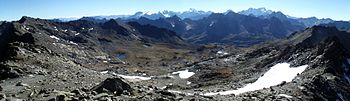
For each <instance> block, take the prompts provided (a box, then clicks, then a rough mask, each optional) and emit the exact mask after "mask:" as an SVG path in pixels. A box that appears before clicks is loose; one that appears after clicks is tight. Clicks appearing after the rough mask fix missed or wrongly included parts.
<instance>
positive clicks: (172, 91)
mask: <svg viewBox="0 0 350 101" xmlns="http://www.w3.org/2000/svg"><path fill="white" fill-rule="evenodd" d="M168 92H170V93H177V94H187V95H194V94H192V93H184V92H181V91H176V90H168Z"/></svg>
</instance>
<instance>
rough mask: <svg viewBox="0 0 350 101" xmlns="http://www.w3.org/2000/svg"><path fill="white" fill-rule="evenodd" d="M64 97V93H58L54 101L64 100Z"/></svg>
mask: <svg viewBox="0 0 350 101" xmlns="http://www.w3.org/2000/svg"><path fill="white" fill-rule="evenodd" d="M65 98H66V96H64V95H58V96H57V97H56V101H65V100H64V99H65Z"/></svg>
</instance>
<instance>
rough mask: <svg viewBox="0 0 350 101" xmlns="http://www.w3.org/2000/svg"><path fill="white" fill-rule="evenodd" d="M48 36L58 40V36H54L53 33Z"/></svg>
mask: <svg viewBox="0 0 350 101" xmlns="http://www.w3.org/2000/svg"><path fill="white" fill-rule="evenodd" d="M50 38H52V39H56V40H60V38H58V37H56V36H53V35H51V36H50Z"/></svg>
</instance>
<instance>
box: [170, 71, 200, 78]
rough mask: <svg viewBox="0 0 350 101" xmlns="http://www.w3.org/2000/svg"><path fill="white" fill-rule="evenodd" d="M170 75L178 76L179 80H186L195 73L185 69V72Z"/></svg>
mask: <svg viewBox="0 0 350 101" xmlns="http://www.w3.org/2000/svg"><path fill="white" fill-rule="evenodd" d="M172 74H174V75H176V74H178V75H179V77H180V78H181V79H187V78H189V77H191V76H192V75H194V74H195V73H194V72H189V71H188V70H187V69H186V70H183V71H177V72H173V73H172Z"/></svg>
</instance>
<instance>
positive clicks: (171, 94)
mask: <svg viewBox="0 0 350 101" xmlns="http://www.w3.org/2000/svg"><path fill="white" fill-rule="evenodd" d="M157 93H160V94H162V95H166V96H174V97H175V96H176V95H175V94H173V93H171V92H168V91H164V90H160V91H157Z"/></svg>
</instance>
